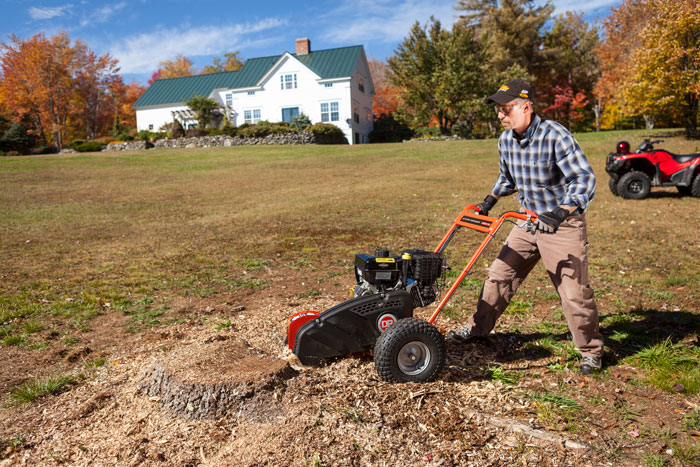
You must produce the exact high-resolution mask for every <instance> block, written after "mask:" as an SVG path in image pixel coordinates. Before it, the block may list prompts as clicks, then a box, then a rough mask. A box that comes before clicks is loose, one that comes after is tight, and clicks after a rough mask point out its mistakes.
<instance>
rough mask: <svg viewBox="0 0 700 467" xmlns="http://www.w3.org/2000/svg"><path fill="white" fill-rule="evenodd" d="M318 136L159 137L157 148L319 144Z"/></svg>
mask: <svg viewBox="0 0 700 467" xmlns="http://www.w3.org/2000/svg"><path fill="white" fill-rule="evenodd" d="M319 143H320V141H319V140H318V138H317V137H316V136H314V135H313V134H311V133H307V132H300V133H280V134H275V135H267V136H265V137H258V138H241V137H240V136H199V137H195V138H176V139H159V140H158V141H156V142H155V145H154V146H155V147H156V148H209V147H213V146H243V145H263V144H319Z"/></svg>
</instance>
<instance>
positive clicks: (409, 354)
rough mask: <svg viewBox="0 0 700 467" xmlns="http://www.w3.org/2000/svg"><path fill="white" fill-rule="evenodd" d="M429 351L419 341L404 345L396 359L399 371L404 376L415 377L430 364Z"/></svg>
mask: <svg viewBox="0 0 700 467" xmlns="http://www.w3.org/2000/svg"><path fill="white" fill-rule="evenodd" d="M430 360H431V355H430V349H429V348H428V346H427V345H425V344H424V343H423V342H421V341H412V342H408V343H406V344H405V345H404V346H403V347H401V349H400V350H399V353H398V355H397V357H396V363H398V366H399V369H400V370H401V372H402V373H404V374H406V375H417V374H419V373H420V372H421V371H423V370H425V368H427V367H428V365H429V364H430Z"/></svg>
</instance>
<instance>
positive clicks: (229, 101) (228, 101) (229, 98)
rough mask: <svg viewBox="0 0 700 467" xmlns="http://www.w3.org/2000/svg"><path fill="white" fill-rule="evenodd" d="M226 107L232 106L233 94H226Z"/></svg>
mask: <svg viewBox="0 0 700 467" xmlns="http://www.w3.org/2000/svg"><path fill="white" fill-rule="evenodd" d="M226 105H227V106H229V107H231V106H232V105H233V94H231V93H230V92H229V93H228V94H226Z"/></svg>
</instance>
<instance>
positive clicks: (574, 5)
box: [537, 0, 620, 15]
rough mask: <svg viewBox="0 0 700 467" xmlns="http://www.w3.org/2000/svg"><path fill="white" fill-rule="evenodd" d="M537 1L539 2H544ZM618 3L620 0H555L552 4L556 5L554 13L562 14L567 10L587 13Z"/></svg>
mask: <svg viewBox="0 0 700 467" xmlns="http://www.w3.org/2000/svg"><path fill="white" fill-rule="evenodd" d="M537 3H538V4H539V3H543V2H537ZM617 3H620V2H619V1H616V0H587V1H585V2H582V1H581V0H555V1H554V2H552V5H554V14H555V15H560V14H562V13H564V12H566V11H573V12H583V13H586V12H589V11H593V10H597V9H599V8H605V7H609V6H611V5H614V4H617Z"/></svg>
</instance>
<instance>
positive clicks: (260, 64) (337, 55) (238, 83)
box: [133, 45, 362, 107]
mask: <svg viewBox="0 0 700 467" xmlns="http://www.w3.org/2000/svg"><path fill="white" fill-rule="evenodd" d="M361 53H362V46H361V45H356V46H351V47H341V48H337V49H326V50H316V51H312V52H309V53H308V54H306V55H296V54H291V55H292V56H293V57H295V58H296V59H297V60H299V61H300V62H301V63H303V64H304V65H305V66H307V67H308V68H309V69H310V70H311V71H313V72H314V73H316V74H317V75H319V76H320V77H321V79H331V78H342V77H346V76H350V75H351V74H352V71H353V69H354V68H355V63H356V62H357V58H358V57H359V56H360V54H361ZM281 57H282V55H276V56H272V57H259V58H251V59H248V60H246V62H245V64H244V65H243V68H241V69H240V70H238V71H225V72H221V73H210V74H207V75H196V76H183V77H181V78H169V79H159V80H156V81H154V82H153V84H151V86H150V87H149V88H148V89H146V91H145V92H144V93H143V94H142V95H141V97H139V99H138V100H137V101H136V102H135V103H134V105H133V106H134V107H147V106H153V105H164V104H177V103H180V102H185V101H187V100H189V99H191V98H192V97H194V96H209V94H211V92H212V91H213V90H214V89H237V88H247V87H251V86H256V85H257V84H258V82H259V81H260V79H261V78H262V77H263V76H265V74H266V73H267V72H268V71H270V68H272V67H273V66H274V65H275V64H276V63H277V62H278V61H279V59H280V58H281Z"/></svg>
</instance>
